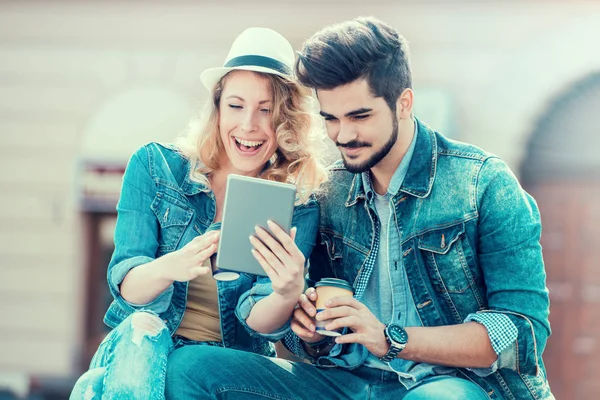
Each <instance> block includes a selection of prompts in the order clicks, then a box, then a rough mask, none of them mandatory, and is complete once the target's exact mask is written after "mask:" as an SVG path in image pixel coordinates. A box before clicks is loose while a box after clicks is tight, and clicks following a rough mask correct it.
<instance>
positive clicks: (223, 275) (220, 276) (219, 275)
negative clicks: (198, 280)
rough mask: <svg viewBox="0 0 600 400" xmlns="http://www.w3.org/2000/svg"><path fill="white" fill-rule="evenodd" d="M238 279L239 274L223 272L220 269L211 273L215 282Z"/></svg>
mask: <svg viewBox="0 0 600 400" xmlns="http://www.w3.org/2000/svg"><path fill="white" fill-rule="evenodd" d="M239 277H240V274H238V273H237V272H233V271H224V270H222V269H216V270H214V271H213V279H214V280H216V281H235V280H236V279H237V278H239Z"/></svg>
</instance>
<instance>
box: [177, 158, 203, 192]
mask: <svg viewBox="0 0 600 400" xmlns="http://www.w3.org/2000/svg"><path fill="white" fill-rule="evenodd" d="M188 165H189V167H188V168H187V172H186V174H185V179H184V180H183V183H182V184H181V190H183V193H185V194H186V195H187V196H193V195H196V194H198V193H200V192H208V191H209V190H210V189H209V188H208V186H206V185H204V184H202V183H200V182H196V181H194V180H192V178H191V172H192V168H195V166H193V165H192V163H188Z"/></svg>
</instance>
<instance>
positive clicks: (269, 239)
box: [251, 226, 292, 267]
mask: <svg viewBox="0 0 600 400" xmlns="http://www.w3.org/2000/svg"><path fill="white" fill-rule="evenodd" d="M255 232H256V237H258V239H260V240H259V241H258V242H262V243H260V244H261V245H262V246H261V247H259V246H257V244H256V243H255V242H252V245H253V246H254V247H255V248H256V249H257V250H259V251H260V252H261V253H262V254H263V256H264V257H265V258H266V259H267V260H268V261H271V260H270V259H269V254H267V253H271V254H272V255H274V256H275V257H277V258H278V260H279V261H280V262H281V264H282V266H284V265H285V264H289V263H290V262H291V261H292V257H291V255H290V254H289V253H288V252H287V251H286V250H285V249H284V248H283V247H282V246H281V244H279V243H278V242H277V240H275V239H274V238H273V236H271V235H270V234H269V232H267V231H266V230H265V229H263V228H261V227H260V226H257V227H256V228H255ZM251 241H252V240H251ZM273 266H274V267H275V265H273Z"/></svg>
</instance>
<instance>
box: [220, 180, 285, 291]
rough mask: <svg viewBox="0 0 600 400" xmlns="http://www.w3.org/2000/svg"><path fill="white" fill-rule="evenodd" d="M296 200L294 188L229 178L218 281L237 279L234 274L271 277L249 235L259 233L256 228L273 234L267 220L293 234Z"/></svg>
mask: <svg viewBox="0 0 600 400" xmlns="http://www.w3.org/2000/svg"><path fill="white" fill-rule="evenodd" d="M295 198H296V187H295V186H294V185H291V184H287V183H279V182H273V181H268V180H265V179H260V178H249V177H246V176H241V175H235V174H231V175H229V176H228V177H227V188H226V191H225V203H224V209H223V222H222V224H221V238H220V240H219V248H218V250H217V265H216V271H215V273H214V275H213V276H214V278H215V279H217V280H230V279H234V278H235V277H236V275H237V274H231V272H246V273H249V274H253V275H260V276H267V274H266V273H265V271H264V270H263V268H262V267H261V266H260V264H259V263H258V261H256V259H255V258H254V256H253V255H252V253H251V250H252V247H253V246H252V244H251V243H250V240H249V236H250V235H255V234H256V232H255V230H254V227H255V226H256V225H258V226H260V227H262V228H264V229H266V230H267V231H268V232H269V233H271V231H270V230H269V228H268V227H267V220H271V221H273V222H275V223H276V224H278V225H279V226H280V227H281V228H282V229H283V230H284V231H285V232H287V233H288V234H289V233H290V230H291V229H292V216H293V213H294V200H295Z"/></svg>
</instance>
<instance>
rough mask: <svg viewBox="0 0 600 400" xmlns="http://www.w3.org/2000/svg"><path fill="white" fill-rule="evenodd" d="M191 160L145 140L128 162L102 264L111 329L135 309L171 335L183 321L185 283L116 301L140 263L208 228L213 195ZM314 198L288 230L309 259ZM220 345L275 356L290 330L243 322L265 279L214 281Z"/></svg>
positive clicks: (265, 288) (265, 289) (267, 287)
mask: <svg viewBox="0 0 600 400" xmlns="http://www.w3.org/2000/svg"><path fill="white" fill-rule="evenodd" d="M189 172H190V163H189V162H188V160H187V159H186V158H184V157H183V156H182V155H181V154H180V153H179V152H178V151H177V150H176V149H175V148H174V147H172V146H164V145H161V144H158V143H150V144H148V145H146V146H144V147H142V148H140V149H139V150H138V151H137V152H136V153H135V154H134V155H133V156H132V157H131V159H130V161H129V164H128V165H127V169H126V171H125V175H124V178H123V188H122V191H121V197H120V199H119V203H118V205H117V211H118V216H117V225H116V229H115V236H114V240H115V251H114V253H113V256H112V259H111V262H110V265H109V266H108V284H109V287H110V291H111V293H112V295H113V297H114V301H113V302H112V304H111V305H110V307H109V309H108V311H107V312H106V315H105V317H104V322H105V323H106V324H107V325H108V326H109V327H111V328H114V327H116V326H117V325H118V324H119V323H120V322H121V321H123V320H124V319H125V318H127V317H128V316H129V315H130V314H131V313H133V312H134V311H137V310H150V311H152V312H154V313H156V314H158V315H159V316H160V317H161V318H162V319H163V320H164V322H165V323H166V325H167V327H168V329H169V331H170V332H171V334H173V333H174V332H175V331H176V330H177V328H178V327H179V324H180V323H181V320H182V317H183V313H184V312H185V307H186V300H187V290H188V283H187V282H174V283H173V284H172V285H171V286H170V287H169V288H167V289H166V290H165V291H164V292H163V293H162V294H161V295H159V296H158V297H157V298H156V299H155V300H154V301H152V302H151V303H148V304H144V305H134V304H131V303H129V302H127V301H126V300H125V299H123V297H122V296H121V293H120V290H119V285H120V283H121V282H122V281H123V279H124V277H125V275H126V274H127V273H128V272H129V271H130V270H131V269H132V268H135V267H137V266H138V265H142V264H145V263H148V262H150V261H152V260H154V259H156V258H158V257H160V256H163V255H165V254H167V253H170V252H172V251H175V250H178V249H180V248H182V247H183V246H185V245H186V244H187V243H189V242H190V241H191V240H192V239H193V238H194V237H196V236H198V235H201V234H203V233H204V232H205V231H206V230H207V229H208V227H209V226H211V225H212V224H213V220H214V217H215V214H216V204H215V198H214V195H213V193H212V192H211V191H210V190H209V189H208V188H207V187H205V186H204V185H202V184H200V183H197V182H194V181H192V180H190V177H189ZM318 218H319V215H318V207H317V205H316V201H315V199H314V198H313V199H311V200H310V201H309V202H307V203H306V204H303V205H301V206H297V207H296V208H295V210H294V216H293V222H292V223H293V225H294V226H296V227H298V231H297V235H296V243H297V244H298V247H299V248H300V250H301V251H302V253H303V254H304V256H305V257H306V258H307V259H308V256H309V255H310V253H311V251H312V249H313V246H314V244H315V240H316V236H317V226H318ZM217 291H218V301H219V309H220V319H221V334H222V341H223V345H224V346H226V347H234V348H238V349H241V350H247V351H254V352H258V353H262V354H269V355H271V354H273V352H272V349H273V347H272V345H270V343H269V340H270V341H277V340H279V339H280V338H281V337H282V336H283V335H284V334H285V332H286V331H287V330H288V328H289V327H288V326H287V325H286V326H283V327H282V328H281V329H279V330H278V331H276V332H273V333H272V334H270V335H258V334H256V333H254V331H252V330H251V329H250V328H249V327H248V326H247V325H246V323H245V320H246V318H248V316H249V315H250V311H251V309H252V307H253V306H254V304H255V303H256V302H257V301H259V300H260V299H261V298H263V297H265V296H267V295H269V294H270V293H271V292H272V291H273V289H272V287H271V283H270V280H269V279H268V278H263V277H257V276H254V275H249V274H244V273H242V274H241V276H240V278H238V279H237V280H234V281H230V282H224V281H218V282H217Z"/></svg>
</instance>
